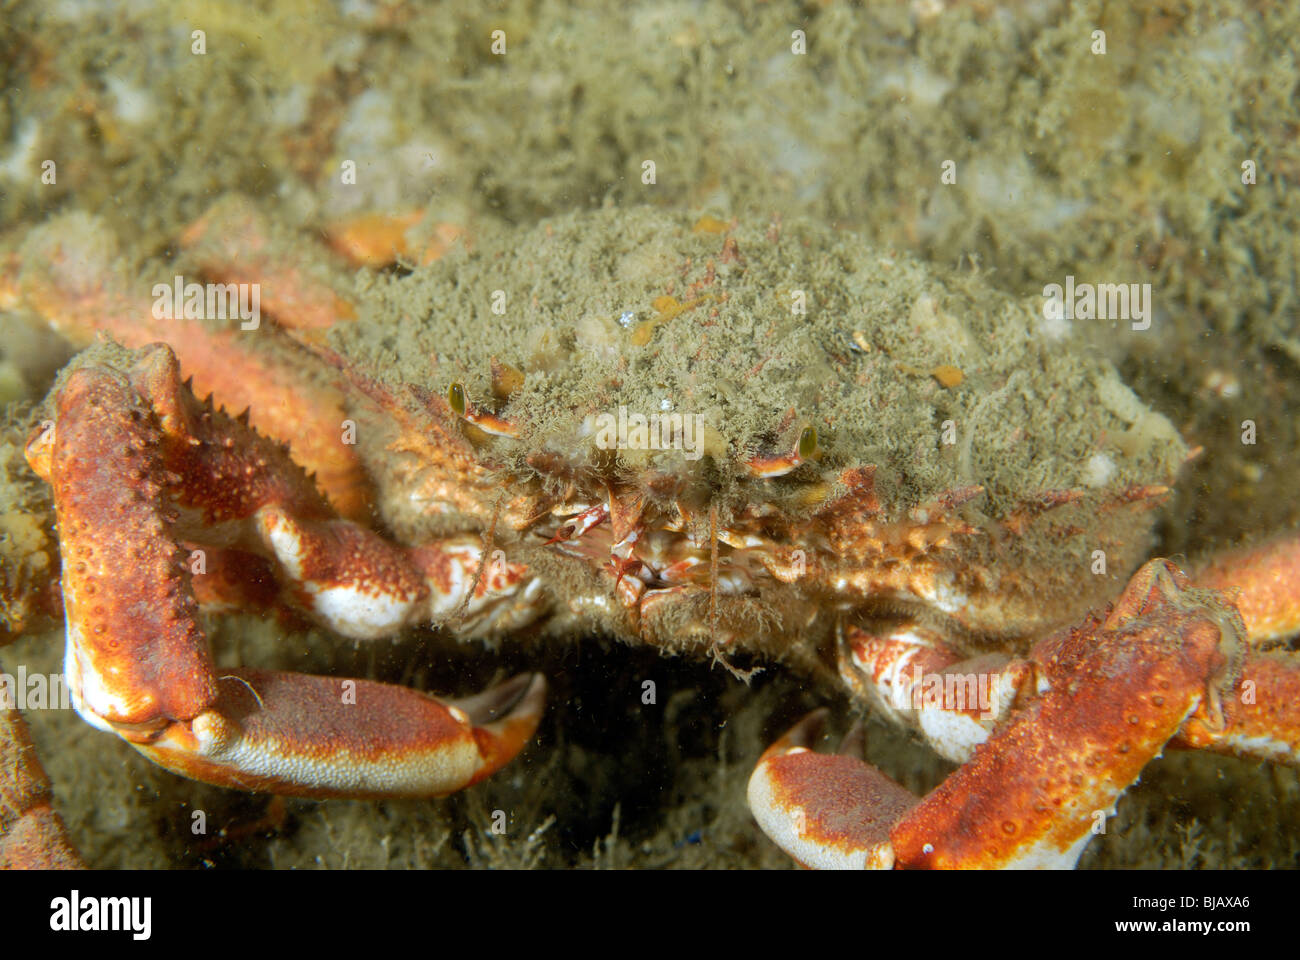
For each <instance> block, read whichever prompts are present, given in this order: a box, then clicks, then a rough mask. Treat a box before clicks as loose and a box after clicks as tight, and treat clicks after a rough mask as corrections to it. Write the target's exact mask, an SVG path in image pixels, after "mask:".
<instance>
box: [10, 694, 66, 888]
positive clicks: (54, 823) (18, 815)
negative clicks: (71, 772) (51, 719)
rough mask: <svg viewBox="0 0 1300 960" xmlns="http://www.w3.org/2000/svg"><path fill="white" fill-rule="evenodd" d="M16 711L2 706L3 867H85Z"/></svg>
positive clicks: (32, 868)
mask: <svg viewBox="0 0 1300 960" xmlns="http://www.w3.org/2000/svg"><path fill="white" fill-rule="evenodd" d="M50 797H51V790H50V781H49V779H48V778H47V777H46V776H45V771H44V770H42V769H41V764H40V761H38V760H37V759H36V748H35V747H34V746H33V745H32V740H31V737H30V736H29V735H28V733H27V725H26V724H25V723H23V718H22V717H21V716H20V715H19V713H18V711H17V710H12V709H5V708H4V707H0V870H14V869H17V870H61V869H71V868H75V867H80V866H82V863H81V858H80V857H79V856H77V851H76V850H75V849H73V846H72V843H71V842H70V841H69V840H68V834H67V831H66V830H65V829H64V827H63V821H62V820H61V819H60V818H59V815H58V814H57V813H55V811H54V807H53V806H52V805H51V803H50Z"/></svg>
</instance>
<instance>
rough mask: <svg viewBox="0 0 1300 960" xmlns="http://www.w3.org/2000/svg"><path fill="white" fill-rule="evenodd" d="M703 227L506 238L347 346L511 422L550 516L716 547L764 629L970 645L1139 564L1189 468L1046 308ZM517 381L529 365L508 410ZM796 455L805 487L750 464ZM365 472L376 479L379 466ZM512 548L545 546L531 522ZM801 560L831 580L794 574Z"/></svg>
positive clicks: (521, 481) (960, 283) (352, 330)
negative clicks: (896, 629) (949, 630)
mask: <svg viewBox="0 0 1300 960" xmlns="http://www.w3.org/2000/svg"><path fill="white" fill-rule="evenodd" d="M697 219H698V218H697ZM693 222H694V221H693V220H692V218H690V217H687V216H677V215H670V214H665V213H662V212H658V211H653V210H648V209H634V210H606V211H599V212H589V213H580V214H574V215H571V216H566V217H561V218H557V219H553V220H549V221H545V222H543V223H541V224H539V225H537V226H536V227H534V228H532V229H529V230H525V231H523V232H518V231H516V232H510V233H505V232H503V233H499V234H489V235H487V236H484V237H481V238H480V239H479V240H478V241H477V242H476V243H475V244H473V245H472V247H471V248H469V249H459V250H457V251H456V252H455V253H453V254H452V255H450V256H448V257H446V258H444V259H443V260H441V261H440V262H438V263H436V264H432V265H430V266H427V267H422V268H419V269H417V270H416V271H415V272H414V273H412V274H410V275H406V276H400V277H398V276H394V277H388V278H383V279H379V280H376V282H375V283H374V284H372V285H371V287H370V292H369V294H368V297H367V300H366V302H365V305H364V306H363V311H362V312H363V319H364V321H365V322H362V323H358V324H355V325H348V326H342V327H340V328H338V329H337V330H336V331H335V332H334V334H333V336H334V341H335V346H336V347H338V348H339V349H340V350H341V351H342V352H344V353H345V354H346V355H348V356H349V357H350V358H351V360H352V361H353V362H355V363H357V364H358V366H359V368H360V369H362V370H364V371H366V372H367V374H368V375H371V376H374V377H376V378H378V379H380V380H383V381H385V382H388V383H390V384H392V383H397V382H407V383H417V384H421V385H422V386H424V387H426V388H428V389H429V390H430V391H432V392H434V393H438V394H442V395H445V393H446V391H447V389H448V386H449V385H450V384H453V383H455V384H463V389H464V391H465V392H466V395H467V396H468V397H469V400H470V401H471V402H477V403H480V404H482V405H483V406H484V407H485V408H490V409H491V410H492V411H493V412H494V414H495V415H497V416H499V417H501V418H503V419H504V420H506V421H509V422H510V423H512V424H513V425H514V429H515V432H516V435H515V436H514V437H492V438H490V440H489V441H486V442H480V443H478V444H477V445H476V456H478V457H479V458H480V459H481V461H482V462H483V463H484V464H485V465H486V466H487V467H488V468H489V469H491V470H494V471H499V476H500V478H501V483H502V484H503V485H505V486H506V487H510V488H511V489H515V490H529V491H534V492H535V496H536V498H537V499H536V502H537V504H538V509H539V511H541V512H545V511H546V510H548V509H553V508H554V505H555V504H556V503H558V501H559V500H560V499H561V498H567V499H569V500H574V499H576V500H581V501H583V502H585V503H595V502H600V501H601V500H602V499H603V498H605V497H606V496H608V495H609V494H610V491H614V495H615V496H616V497H620V498H626V499H630V498H636V499H637V500H638V502H641V501H644V504H645V505H644V508H643V509H644V513H643V516H644V517H645V518H646V521H647V524H648V526H649V527H650V528H651V529H659V528H667V527H674V525H675V532H676V533H677V534H678V535H679V536H681V537H686V538H689V539H690V542H691V543H692V544H693V548H694V549H697V550H698V551H700V556H705V555H708V554H709V551H710V549H711V545H710V538H712V540H714V541H716V540H718V539H721V541H722V544H723V546H722V548H721V561H720V563H721V564H722V566H723V567H724V568H725V567H727V566H728V565H730V566H731V567H732V568H734V569H736V570H741V569H743V570H745V571H747V573H746V577H747V579H745V578H742V579H744V583H743V584H742V586H744V588H745V589H737V590H735V591H733V593H735V594H737V595H739V594H747V595H749V598H748V599H749V601H753V602H748V601H747V605H746V607H745V608H746V609H747V610H749V613H747V614H745V617H747V618H749V621H753V622H755V623H756V622H759V621H763V622H766V621H767V620H769V619H771V618H775V619H776V620H777V621H781V622H785V623H786V624H787V625H788V624H789V623H790V622H791V618H790V616H789V615H788V613H789V610H790V609H793V608H795V607H799V608H800V609H803V607H805V606H809V607H811V608H813V609H821V610H828V609H832V608H833V609H836V610H849V611H850V612H853V611H855V610H856V611H860V612H864V613H872V612H874V611H878V610H879V609H881V608H882V607H883V606H887V605H893V606H897V605H898V604H900V603H902V604H907V603H913V602H915V603H918V604H923V605H925V606H926V607H928V608H930V609H931V610H933V611H935V612H936V614H937V615H942V616H945V617H952V618H954V619H955V620H956V621H957V622H958V623H959V624H960V625H961V627H962V629H963V630H965V631H966V632H967V633H968V634H969V635H972V636H976V635H982V634H1001V635H1006V634H1022V633H1024V632H1026V631H1028V630H1030V629H1032V628H1035V627H1037V626H1040V625H1041V624H1042V623H1043V622H1045V621H1058V620H1063V619H1065V618H1068V617H1069V616H1072V615H1074V614H1076V613H1078V612H1080V611H1081V610H1082V609H1084V608H1086V607H1087V606H1088V605H1090V604H1092V603H1094V602H1098V601H1100V600H1101V599H1104V597H1105V596H1107V595H1108V594H1109V593H1111V592H1112V591H1113V589H1114V587H1115V584H1116V582H1118V581H1119V580H1120V579H1121V578H1122V577H1124V576H1125V575H1126V574H1127V573H1128V572H1129V571H1130V570H1131V569H1132V568H1133V567H1134V566H1135V565H1136V563H1137V562H1138V561H1139V560H1140V559H1141V558H1142V556H1143V554H1144V552H1145V550H1146V548H1147V546H1148V535H1149V531H1150V526H1151V520H1152V517H1153V512H1152V511H1151V510H1150V509H1149V508H1150V507H1151V506H1152V505H1153V504H1154V503H1155V502H1157V501H1158V500H1159V498H1160V495H1161V493H1162V492H1163V489H1164V487H1165V486H1166V485H1167V484H1169V483H1171V482H1172V481H1173V480H1174V478H1175V476H1176V474H1177V472H1178V470H1179V468H1180V466H1181V465H1182V463H1183V462H1184V461H1185V459H1186V456H1187V450H1186V448H1185V446H1184V444H1183V443H1182V441H1181V439H1180V438H1179V436H1178V434H1177V432H1176V431H1175V430H1174V428H1173V427H1172V426H1171V425H1170V424H1169V422H1168V421H1167V420H1166V419H1165V418H1164V417H1163V416H1161V415H1160V414H1158V413H1155V412H1153V411H1151V410H1149V409H1148V408H1146V407H1145V405H1143V404H1142V403H1141V401H1140V400H1138V399H1137V398H1136V397H1135V396H1134V395H1133V394H1132V393H1131V391H1129V390H1128V389H1127V388H1126V387H1124V385H1123V384H1122V383H1121V382H1120V380H1119V377H1118V375H1117V373H1116V371H1115V370H1114V369H1113V368H1112V367H1111V365H1110V364H1109V362H1108V361H1107V360H1105V359H1103V358H1102V357H1101V356H1099V355H1097V354H1095V353H1092V352H1089V351H1088V350H1087V349H1086V348H1084V347H1083V346H1082V345H1081V343H1079V342H1076V341H1075V340H1073V339H1072V338H1071V337H1070V335H1069V334H1068V332H1067V333H1066V335H1065V336H1062V331H1061V329H1060V327H1059V326H1054V325H1050V324H1046V323H1044V322H1043V310H1042V300H1041V297H1040V298H1037V299H1035V298H1026V299H1024V300H1017V299H1014V298H1012V297H1009V296H1007V295H1006V294H1004V293H1000V292H997V291H995V290H994V289H992V288H991V287H990V286H988V285H986V284H985V283H984V282H982V281H981V280H980V278H979V277H978V276H976V275H974V274H972V273H971V272H969V271H967V272H957V273H946V272H942V271H940V270H938V269H936V268H935V267H933V266H928V265H925V264H922V263H920V262H918V261H915V260H912V259H909V258H907V257H903V256H900V255H898V254H896V253H893V252H890V251H884V250H878V249H872V248H870V247H868V246H865V245H864V244H863V243H862V242H860V241H859V240H858V239H857V238H856V237H854V236H852V235H851V234H846V233H837V232H835V231H832V230H828V229H826V228H825V227H820V226H815V225H811V224H806V223H792V222H785V223H782V224H776V223H767V222H763V221H742V222H740V223H738V224H737V225H736V226H735V227H734V228H733V229H731V230H730V231H728V232H727V233H726V234H725V235H720V234H718V233H717V232H715V231H695V230H693V229H692V226H693ZM629 316H631V317H633V318H635V319H634V321H633V322H627V323H624V322H622V321H621V320H620V319H619V318H622V317H629ZM1080 340H1082V338H1080ZM864 344H865V345H866V347H865V348H864V346H863V345H864ZM503 364H504V365H508V366H509V368H510V369H511V370H514V371H518V372H520V373H522V379H518V378H514V379H512V385H511V389H510V391H509V392H508V395H507V396H505V397H504V399H503V394H502V391H501V390H500V388H499V386H498V387H497V388H496V389H495V390H494V373H493V371H494V370H497V371H499V370H500V369H501V368H502V365H503ZM496 381H497V383H498V384H499V382H500V374H499V372H498V374H497V375H496ZM638 417H639V418H641V419H640V420H638V419H637V418H638ZM638 423H643V424H645V425H646V426H647V427H648V429H647V430H646V431H643V432H642V433H639V434H638V433H636V432H635V430H636V424H638ZM602 425H603V426H604V427H605V428H606V429H605V431H604V433H602V431H601V427H602ZM610 430H612V431H613V432H612V433H611V432H610ZM809 431H811V436H812V437H814V438H815V443H813V444H812V446H809V445H808V437H809V436H810V433H809ZM611 438H614V439H613V440H611ZM647 438H649V439H647ZM638 441H639V442H638ZM814 447H815V455H808V456H803V455H799V454H812V452H813V448H814ZM782 455H789V456H792V457H795V459H794V460H792V461H791V462H792V463H793V466H790V467H789V469H784V468H783V469H782V470H780V471H770V472H768V473H766V474H765V473H761V472H759V473H758V475H755V474H756V472H755V471H754V470H752V469H747V465H750V464H752V463H753V462H754V460H755V458H757V457H779V456H782ZM367 456H368V458H369V459H370V460H371V462H372V467H373V469H374V470H375V472H376V473H377V474H378V475H379V476H380V478H381V481H382V478H383V477H384V474H385V471H386V464H385V461H384V456H383V453H382V451H378V450H370V451H367ZM390 472H391V471H390ZM389 479H390V481H391V477H390V478H389ZM381 486H384V488H385V489H388V490H391V491H394V492H392V493H390V494H389V495H387V496H386V498H385V503H384V505H383V506H384V510H385V513H386V516H387V518H388V520H389V522H390V523H391V524H392V525H393V526H394V527H395V528H397V529H401V530H403V531H416V530H418V529H420V525H421V523H422V522H424V521H425V520H426V519H427V517H426V515H427V514H428V513H429V512H430V511H428V509H427V503H426V504H420V503H419V502H418V500H419V498H415V500H413V499H412V498H411V497H409V496H406V495H404V493H403V492H402V490H401V485H400V484H396V485H395V484H393V483H391V482H389V483H382V482H381ZM454 513H455V512H454V511H452V514H453V516H452V518H451V519H450V520H449V519H448V516H447V511H442V512H441V513H440V514H439V519H438V522H439V524H441V525H442V528H443V529H445V527H446V526H447V524H448V523H452V524H454V523H455V519H454ZM465 524H466V525H467V526H474V525H476V524H478V525H481V524H480V523H479V521H478V520H477V519H476V518H469V517H466V518H465ZM709 524H712V525H713V527H712V530H713V533H710V529H711V528H710V526H709ZM543 526H545V525H543ZM548 529H549V528H548ZM718 530H721V534H720V535H719V534H718V533H717V531H718ZM516 532H517V533H518V541H517V543H518V545H517V547H515V548H514V549H519V550H524V551H526V552H528V553H530V554H536V553H537V551H538V550H539V547H538V546H537V543H536V542H535V540H536V538H535V536H533V534H535V533H536V532H537V531H527V530H520V531H516ZM543 532H545V531H543ZM503 535H505V536H507V539H508V536H509V535H507V534H503ZM746 538H749V539H746ZM747 545H748V546H747ZM793 549H799V550H802V551H804V554H805V555H806V557H807V558H808V563H807V569H808V570H812V571H815V572H813V573H805V574H804V575H802V576H801V577H799V578H790V577H783V576H782V575H781V573H780V571H781V569H783V568H781V566H780V565H781V563H782V562H784V561H781V560H779V558H777V557H776V555H777V554H778V553H782V551H788V550H793ZM746 551H752V552H751V553H749V554H747V552H746ZM553 552H554V551H552V553H553ZM782 555H783V556H784V554H783V553H782ZM1099 557H1100V558H1101V559H1100V561H1099V559H1098V558H1099ZM647 562H648V563H650V565H651V566H653V562H651V561H649V560H648V561H647ZM583 583H584V586H583V587H582V589H583V590H588V591H589V590H592V589H599V588H598V587H596V588H593V587H592V586H591V584H590V581H589V580H584V581H583ZM606 586H607V587H608V585H606ZM565 589H567V588H563V587H562V588H559V592H561V593H563V592H564V590H565ZM716 593H717V591H716V589H712V588H711V595H710V604H712V607H711V611H710V618H711V621H710V622H711V623H712V624H713V627H714V628H716V626H717V624H718V622H719V619H718V618H719V613H718V609H719V608H718V606H717V597H716ZM755 598H757V599H755ZM560 600H561V603H560V604H559V605H560V607H561V608H562V609H568V608H572V607H573V604H565V603H564V602H563V600H564V598H563V597H561V598H560ZM736 602H737V603H738V602H739V601H736ZM754 603H758V605H759V607H760V608H762V609H761V611H760V613H758V614H755V613H754V610H753V604H754ZM725 605H726V604H725V603H724V604H723V606H724V607H725ZM615 606H617V605H615ZM723 614H724V615H725V610H724V611H723ZM695 619H696V621H698V619H699V618H698V617H696V618H695ZM814 619H815V617H814ZM823 619H825V618H824V617H823ZM747 622H748V621H747ZM602 625H603V626H605V627H607V628H612V629H614V630H615V632H620V633H622V632H628V631H632V630H636V629H641V630H642V633H644V629H643V628H642V627H641V626H638V625H636V624H633V623H631V622H630V621H628V622H624V621H623V620H621V619H620V618H619V617H617V616H613V619H612V620H611V621H610V622H606V623H603V624H602ZM775 629H776V632H778V633H779V632H781V628H775ZM759 632H760V633H761V632H762V631H759Z"/></svg>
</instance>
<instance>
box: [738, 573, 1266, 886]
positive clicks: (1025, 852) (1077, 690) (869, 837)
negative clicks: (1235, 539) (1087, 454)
mask: <svg viewBox="0 0 1300 960" xmlns="http://www.w3.org/2000/svg"><path fill="white" fill-rule="evenodd" d="M1244 633H1245V631H1244V628H1243V626H1242V623H1241V619H1240V617H1239V616H1238V615H1237V613H1236V610H1235V609H1234V608H1233V607H1231V606H1230V605H1229V604H1227V603H1225V602H1224V601H1223V600H1222V599H1221V598H1220V597H1219V596H1218V595H1217V594H1214V593H1212V592H1210V591H1207V590H1197V589H1195V588H1192V587H1191V585H1190V583H1189V581H1188V580H1187V578H1186V577H1185V576H1184V575H1183V574H1182V573H1181V572H1180V571H1179V570H1178V569H1177V568H1176V567H1174V566H1173V565H1172V564H1170V563H1169V562H1168V561H1163V560H1154V561H1151V562H1150V563H1148V564H1146V565H1145V566H1144V567H1142V569H1141V570H1139V571H1138V572H1137V573H1136V574H1135V575H1134V577H1133V579H1132V580H1131V581H1130V582H1129V585H1128V587H1127V588H1126V589H1125V591H1124V593H1123V594H1122V595H1121V596H1120V598H1119V599H1118V600H1117V601H1116V603H1115V604H1114V606H1113V607H1112V608H1111V609H1110V610H1109V611H1108V613H1107V615H1106V616H1105V617H1100V616H1095V615H1094V616H1090V617H1089V618H1088V619H1086V620H1085V621H1084V622H1083V623H1082V624H1081V625H1079V626H1077V627H1074V628H1069V629H1065V630H1061V631H1058V632H1057V633H1054V634H1052V635H1051V636H1049V637H1047V638H1046V639H1044V640H1042V641H1040V642H1039V643H1038V644H1037V645H1035V647H1034V649H1033V652H1032V655H1031V660H1032V662H1033V668H1034V672H1035V681H1034V682H1033V683H1031V684H1026V687H1027V693H1026V700H1027V702H1026V703H1025V704H1024V705H1023V707H1022V708H1021V709H1019V710H1018V711H1016V712H1014V713H1013V714H1012V715H1011V716H1010V717H1009V719H1008V720H1007V721H1006V722H1005V723H1003V724H1001V725H1000V726H999V727H998V728H997V729H996V731H995V732H994V733H993V734H992V735H991V736H990V737H989V738H988V740H987V742H985V743H983V744H980V745H978V746H975V747H974V749H973V753H972V756H971V758H970V760H969V761H968V762H967V763H965V764H964V765H963V766H962V767H961V768H960V769H959V770H957V772H955V773H954V774H952V775H951V776H950V777H948V779H946V780H945V781H944V782H943V783H942V784H940V785H939V786H938V787H937V788H935V789H934V790H933V791H931V792H930V793H929V794H927V795H926V796H925V798H924V799H922V800H921V801H920V802H919V803H917V804H916V805H915V806H909V803H908V797H909V796H910V795H907V794H906V791H903V790H902V788H901V787H897V786H896V785H892V782H891V781H888V780H887V778H885V777H884V776H883V774H880V773H879V772H878V771H875V770H874V769H873V768H871V767H869V766H868V765H866V764H865V763H863V762H861V761H858V760H856V759H850V758H816V755H813V754H809V753H808V752H807V749H808V743H809V742H810V740H811V738H810V736H809V735H808V732H807V730H806V728H801V727H797V728H796V729H795V730H794V731H792V732H791V734H788V735H787V738H786V740H785V741H783V742H781V743H779V744H778V745H777V747H775V748H773V750H772V751H769V752H768V754H765V755H764V759H763V761H761V762H760V764H759V767H758V769H757V770H756V771H755V774H754V778H753V779H752V780H751V785H750V801H751V805H752V806H753V807H754V808H755V816H756V817H757V819H758V820H759V823H760V825H761V826H763V828H764V830H765V831H766V832H767V833H768V835H769V836H771V837H772V838H773V839H774V840H776V841H777V842H778V843H779V844H780V845H781V846H782V847H783V848H784V849H786V851H787V852H789V853H791V854H792V855H793V856H795V857H796V858H797V859H799V860H800V861H801V862H803V863H808V864H810V865H825V866H848V865H853V866H858V865H867V866H891V865H893V866H898V867H906V868H930V867H981V868H988V867H1070V866H1073V865H1074V863H1075V862H1076V861H1077V860H1078V858H1079V855H1080V854H1081V853H1082V851H1083V848H1084V846H1085V845H1086V844H1087V842H1088V840H1089V839H1090V838H1091V837H1092V835H1093V832H1094V830H1093V828H1094V826H1095V824H1096V823H1097V819H1098V817H1105V816H1108V815H1109V813H1110V812H1111V811H1112V810H1113V807H1114V804H1115V801H1116V800H1117V799H1118V798H1119V796H1120V795H1121V794H1122V793H1123V792H1124V791H1125V790H1126V789H1128V787H1129V786H1130V785H1131V784H1132V783H1133V782H1134V781H1135V780H1136V779H1137V777H1138V775H1139V774H1140V773H1141V772H1142V769H1143V768H1144V767H1145V766H1146V764H1147V763H1148V762H1150V761H1151V760H1152V759H1153V758H1154V757H1156V756H1157V755H1159V754H1160V752H1161V751H1162V750H1163V749H1164V748H1165V746H1166V744H1168V743H1170V741H1171V740H1173V738H1174V737H1175V736H1176V735H1178V734H1179V731H1180V729H1181V728H1182V727H1183V725H1184V721H1185V720H1186V719H1187V718H1188V717H1189V716H1190V717H1192V718H1193V719H1195V720H1197V721H1198V722H1201V723H1204V724H1206V725H1208V726H1210V727H1213V728H1216V729H1219V728H1222V726H1223V723H1224V721H1223V716H1224V700H1225V695H1226V694H1227V693H1228V692H1229V691H1231V690H1232V689H1233V688H1234V686H1235V684H1236V683H1237V680H1238V677H1239V674H1240V672H1241V669H1242V652H1243V645H1244V640H1243V638H1244ZM810 758H811V759H810ZM863 823H866V824H869V825H870V829H865V828H863V827H862V824H863ZM882 824H884V825H886V826H887V827H888V838H887V839H885V838H884V836H883V832H882Z"/></svg>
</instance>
